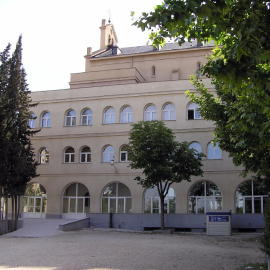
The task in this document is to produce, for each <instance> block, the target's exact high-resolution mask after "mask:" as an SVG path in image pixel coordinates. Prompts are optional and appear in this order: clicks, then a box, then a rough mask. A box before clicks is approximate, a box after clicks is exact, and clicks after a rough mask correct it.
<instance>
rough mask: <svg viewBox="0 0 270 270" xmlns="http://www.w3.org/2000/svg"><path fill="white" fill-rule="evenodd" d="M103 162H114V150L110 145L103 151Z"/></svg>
mask: <svg viewBox="0 0 270 270" xmlns="http://www.w3.org/2000/svg"><path fill="white" fill-rule="evenodd" d="M102 161H103V162H111V161H114V148H113V147H112V146H111V145H108V146H106V147H105V148H104V150H103V158H102Z"/></svg>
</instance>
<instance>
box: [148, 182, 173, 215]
mask: <svg viewBox="0 0 270 270" xmlns="http://www.w3.org/2000/svg"><path fill="white" fill-rule="evenodd" d="M151 190H152V191H153V192H154V193H155V194H154V196H149V195H148V196H147V194H146V193H147V191H150V192H151ZM171 192H173V195H174V196H171V195H170V193H171ZM143 200H144V202H143V213H145V214H160V213H161V202H160V197H159V195H158V191H157V187H156V186H155V187H154V188H148V189H145V191H144V196H143ZM147 203H150V209H149V208H148V209H149V211H148V210H147V209H146V204H147ZM156 203H157V205H156ZM170 205H173V211H170ZM175 205H176V195H175V190H174V188H173V187H170V188H169V192H168V194H167V195H166V197H165V198H164V213H166V214H175V210H176V209H175Z"/></svg>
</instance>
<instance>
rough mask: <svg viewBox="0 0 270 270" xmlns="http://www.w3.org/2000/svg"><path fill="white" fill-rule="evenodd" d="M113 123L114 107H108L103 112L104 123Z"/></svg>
mask: <svg viewBox="0 0 270 270" xmlns="http://www.w3.org/2000/svg"><path fill="white" fill-rule="evenodd" d="M114 123H115V110H114V108H112V107H111V108H108V109H107V110H106V111H105V113H104V124H114Z"/></svg>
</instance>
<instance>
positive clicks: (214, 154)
mask: <svg viewBox="0 0 270 270" xmlns="http://www.w3.org/2000/svg"><path fill="white" fill-rule="evenodd" d="M207 158H208V159H221V149H220V148H219V146H218V143H216V144H215V146H214V144H213V142H210V143H209V144H208V146H207Z"/></svg>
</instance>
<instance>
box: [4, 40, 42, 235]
mask: <svg viewBox="0 0 270 270" xmlns="http://www.w3.org/2000/svg"><path fill="white" fill-rule="evenodd" d="M21 40H22V37H21V36H20V37H19V40H18V42H17V45H16V48H15V51H14V53H13V55H12V57H11V58H10V59H9V70H8V80H7V83H6V87H5V89H4V91H3V92H2V108H3V112H4V115H3V118H4V123H5V125H4V129H3V130H1V133H3V134H2V135H3V136H4V139H5V142H6V144H5V147H7V149H5V150H6V159H5V163H4V165H5V179H4V196H5V201H6V222H7V213H8V212H7V210H8V205H7V202H8V197H9V198H11V202H12V221H13V222H12V230H14V229H16V228H17V220H18V215H19V208H20V204H19V198H20V196H21V195H23V194H24V192H25V188H26V185H27V183H28V182H29V181H30V180H31V179H32V178H34V177H37V174H36V169H37V162H36V161H35V159H34V151H33V147H32V144H31V140H30V137H31V136H33V135H34V134H35V133H37V132H38V131H39V130H31V129H30V128H29V126H28V120H29V118H30V115H31V112H30V109H31V107H32V106H35V105H34V104H32V103H31V98H30V96H29V94H30V91H29V89H28V84H27V82H26V73H25V70H24V68H23V65H22V42H21ZM0 150H1V151H2V149H0Z"/></svg>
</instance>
